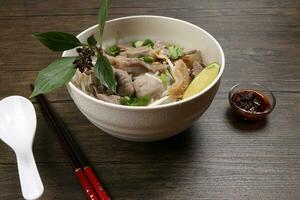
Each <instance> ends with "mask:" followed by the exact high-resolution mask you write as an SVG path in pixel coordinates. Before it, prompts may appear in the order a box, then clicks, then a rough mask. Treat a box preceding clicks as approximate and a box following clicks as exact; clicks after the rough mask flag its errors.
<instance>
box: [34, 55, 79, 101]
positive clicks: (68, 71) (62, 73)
mask: <svg viewBox="0 0 300 200" xmlns="http://www.w3.org/2000/svg"><path fill="white" fill-rule="evenodd" d="M75 59H76V57H66V58H60V59H57V60H55V61H54V62H52V63H51V64H50V65H49V66H48V67H47V68H45V69H43V70H41V71H40V72H39V74H38V76H37V78H36V80H35V82H34V90H33V92H32V94H31V96H30V97H34V96H36V95H38V94H42V93H48V92H51V91H52V90H54V89H56V88H59V87H61V86H63V85H65V84H66V83H68V82H69V81H70V80H71V79H72V77H73V76H74V74H75V72H76V69H75V68H74V64H73V62H74V60H75Z"/></svg>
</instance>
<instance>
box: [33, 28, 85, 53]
mask: <svg viewBox="0 0 300 200" xmlns="http://www.w3.org/2000/svg"><path fill="white" fill-rule="evenodd" d="M34 36H35V37H36V38H37V39H38V40H39V41H40V42H41V43H43V44H44V45H45V46H46V47H48V48H49V49H50V50H52V51H65V50H69V49H73V48H75V47H78V46H82V44H81V42H80V41H79V40H78V38H77V37H76V36H74V35H72V34H71V33H63V32H46V33H35V34H34Z"/></svg>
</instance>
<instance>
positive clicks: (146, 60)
mask: <svg viewBox="0 0 300 200" xmlns="http://www.w3.org/2000/svg"><path fill="white" fill-rule="evenodd" d="M140 60H142V61H144V62H145V63H149V64H151V63H153V62H154V61H155V58H153V57H151V56H141V57H140Z"/></svg>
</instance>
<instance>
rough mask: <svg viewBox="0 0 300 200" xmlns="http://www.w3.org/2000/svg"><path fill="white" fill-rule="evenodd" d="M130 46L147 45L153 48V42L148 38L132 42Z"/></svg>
mask: <svg viewBox="0 0 300 200" xmlns="http://www.w3.org/2000/svg"><path fill="white" fill-rule="evenodd" d="M132 46H133V47H135V48H137V47H142V46H148V47H150V48H153V46H154V42H153V41H152V40H150V39H145V40H144V41H143V40H138V41H136V42H133V44H132Z"/></svg>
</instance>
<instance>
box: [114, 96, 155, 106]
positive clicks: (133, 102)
mask: <svg viewBox="0 0 300 200" xmlns="http://www.w3.org/2000/svg"><path fill="white" fill-rule="evenodd" d="M150 100H151V99H150V97H149V96H144V97H139V98H135V97H128V96H125V97H121V99H120V103H121V104H122V105H126V106H147V105H148V104H149V102H150Z"/></svg>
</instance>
